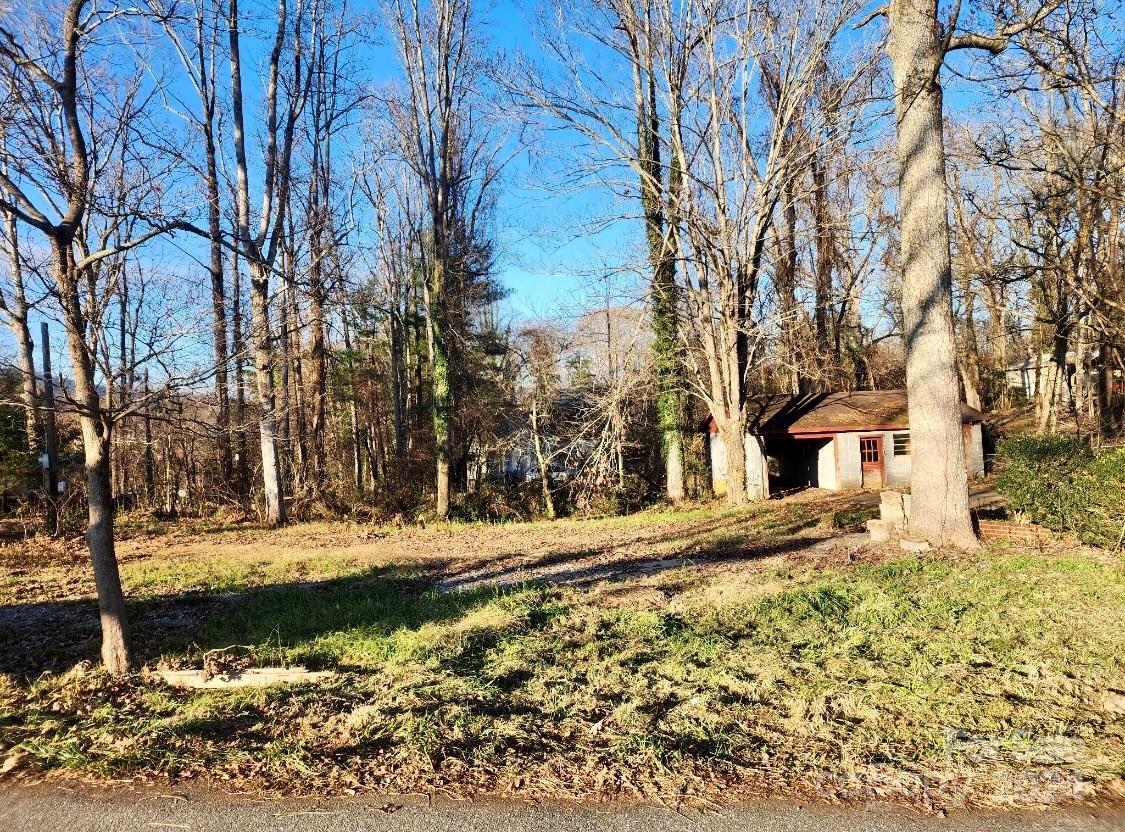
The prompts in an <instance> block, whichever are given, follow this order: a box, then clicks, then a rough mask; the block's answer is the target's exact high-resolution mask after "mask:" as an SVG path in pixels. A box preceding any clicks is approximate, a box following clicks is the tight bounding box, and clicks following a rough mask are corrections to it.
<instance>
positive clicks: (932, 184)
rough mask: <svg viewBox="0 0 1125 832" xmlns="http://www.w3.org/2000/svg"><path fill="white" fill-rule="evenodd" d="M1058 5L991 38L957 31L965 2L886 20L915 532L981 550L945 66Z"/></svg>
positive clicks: (900, 12)
mask: <svg viewBox="0 0 1125 832" xmlns="http://www.w3.org/2000/svg"><path fill="white" fill-rule="evenodd" d="M1058 5H1059V2H1058V0H1051V2H1050V3H1048V4H1047V5H1044V6H1042V7H1040V8H1039V9H1038V10H1037V11H1035V12H1033V13H1031V14H1030V15H1029V16H1027V17H1023V16H1020V17H1019V18H1018V22H1012V23H1007V24H1006V25H1004V26H1002V27H1000V28H999V29H998V30H997V31H996V32H995V33H994V34H978V33H974V32H963V33H958V32H957V23H958V13H959V11H960V8H961V5H960V2H958V3H956V4H955V6H954V9H953V13H952V16H951V19H950V20H949V21H948V22H946V23H944V24H942V22H941V21H939V19H938V7H937V4H936V3H934V2H931V1H930V0H893V2H891V3H890V5H889V6H886V7H883V8H881V9H879V10H877V11H876V12H875V13H874V14H875V15H880V14H882V15H886V17H887V20H888V26H889V32H890V37H889V40H888V43H887V54H888V56H889V57H890V60H891V66H892V69H893V75H894V87H895V116H896V134H897V147H898V160H899V194H898V204H899V214H900V226H901V228H900V234H901V256H902V270H903V282H902V287H903V288H902V307H903V319H904V327H905V332H904V338H905V341H906V385H907V391H908V397H909V402H910V430H911V444H912V456H913V460H912V463H911V476H910V488H911V493H912V494H913V502H912V510H911V517H910V530H911V533H913V534H916V535H918V536H920V537H924V538H926V539H928V540H930V541H931V542H933V543H935V544H938V545H941V544H950V545H954V546H960V547H966V548H972V547H975V546H977V545H978V544H977V539H976V534H975V532H974V531H973V524H972V518H971V517H970V515H969V495H968V475H967V474H966V472H965V464H964V459H965V455H964V439H963V436H962V432H961V400H960V399H961V397H960V383H959V378H958V372H957V339H956V332H955V328H954V323H953V291H952V277H951V270H950V269H951V266H950V248H949V220H948V210H949V198H948V186H947V183H946V176H945V161H946V159H945V143H944V133H943V104H942V86H941V78H940V76H941V69H942V65H943V64H944V62H945V59H946V56H947V55H948V54H949V53H950V52H951V51H954V50H959V49H983V50H987V51H988V52H991V53H993V54H998V53H1000V52H1002V51H1003V50H1004V49H1006V48H1007V46H1008V43H1009V41H1010V40H1011V39H1012V38H1013V37H1015V36H1016V35H1018V34H1020V33H1021V32H1024V31H1026V30H1028V29H1029V28H1031V27H1032V26H1034V25H1036V24H1038V23H1039V22H1040V21H1041V20H1042V19H1043V18H1044V17H1045V16H1046V15H1047V14H1049V13H1050V11H1051V10H1053V9H1054V8H1056V7H1057V6H1058Z"/></svg>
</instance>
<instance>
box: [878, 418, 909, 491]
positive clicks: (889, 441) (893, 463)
mask: <svg viewBox="0 0 1125 832" xmlns="http://www.w3.org/2000/svg"><path fill="white" fill-rule="evenodd" d="M896 433H910V431H901V430H889V431H887V432H886V433H884V434H883V455H884V457H885V459H886V472H887V478H886V484H887V485H910V459H911V457H910V455H909V454H907V455H905V456H895V434H896Z"/></svg>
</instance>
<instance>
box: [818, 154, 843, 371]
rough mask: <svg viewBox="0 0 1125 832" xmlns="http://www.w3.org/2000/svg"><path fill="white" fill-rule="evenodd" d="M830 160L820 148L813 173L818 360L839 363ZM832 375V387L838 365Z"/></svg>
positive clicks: (833, 369)
mask: <svg viewBox="0 0 1125 832" xmlns="http://www.w3.org/2000/svg"><path fill="white" fill-rule="evenodd" d="M827 168H828V163H827V161H826V160H825V159H823V158H822V152H821V151H818V152H817V153H815V154H814V155H813V159H812V177H813V200H812V202H813V211H812V214H813V225H814V227H815V229H816V274H815V278H814V281H813V283H814V286H813V289H814V293H815V300H814V307H813V321H814V326H815V329H816V355H817V361H823V362H825V363H826V364H829V363H831V364H833V365H836V364H837V362H838V361H839V356H838V355H834V354H833V351H832V349H831V342H832V336H833V333H832V329H831V323H832V318H833V316H832V314H831V310H832V301H833V298H832V265H833V257H834V254H835V246H836V240H835V232H834V229H833V228H832V219H831V213H830V207H829V201H828V169H827ZM828 372H829V375H830V376H831V378H830V380H828V384H826V385H825V387H826V389H830V388H831V387H832V386H833V385H834V382H835V378H836V376H837V366H831V367H829V368H828Z"/></svg>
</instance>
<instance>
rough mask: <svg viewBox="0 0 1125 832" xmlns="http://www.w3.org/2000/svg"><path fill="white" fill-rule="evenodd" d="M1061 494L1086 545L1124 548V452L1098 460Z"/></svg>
mask: <svg viewBox="0 0 1125 832" xmlns="http://www.w3.org/2000/svg"><path fill="white" fill-rule="evenodd" d="M1060 490H1062V491H1064V494H1063V503H1064V504H1065V505H1066V506H1067V508H1068V510H1067V514H1068V517H1069V518H1070V519H1071V527H1072V528H1073V529H1074V530H1075V531H1076V532H1078V534H1079V536H1080V537H1081V538H1082V539H1083V540H1084V541H1086V542H1087V543H1092V544H1093V545H1095V546H1101V547H1103V548H1108V549H1116V548H1118V547H1120V546H1121V543H1122V538H1123V537H1125V449H1120V450H1117V451H1113V452H1112V453H1107V454H1102V455H1101V456H1099V457H1097V458H1096V459H1095V460H1094V461H1093V462H1092V463H1090V464H1089V465H1088V466H1087V467H1085V468H1083V469H1081V470H1080V471H1078V472H1076V473H1075V475H1074V477H1072V478H1071V482H1070V483H1068V484H1067V485H1066V487H1065V488H1062V489H1060Z"/></svg>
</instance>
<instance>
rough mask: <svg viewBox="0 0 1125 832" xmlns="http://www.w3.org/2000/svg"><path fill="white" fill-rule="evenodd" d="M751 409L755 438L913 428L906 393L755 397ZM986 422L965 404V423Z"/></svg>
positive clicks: (962, 415) (751, 431)
mask: <svg viewBox="0 0 1125 832" xmlns="http://www.w3.org/2000/svg"><path fill="white" fill-rule="evenodd" d="M748 406H749V410H750V414H749V424H748V426H747V429H748V430H749V432H750V433H755V434H784V433H789V434H809V433H840V432H843V431H853V430H875V429H893V428H905V427H909V426H910V418H909V416H908V413H907V406H906V391H905V390H857V391H854V392H850V393H848V392H845V393H810V394H808V395H804V396H790V395H785V394H773V395H765V396H755V397H753V398H752V399H751V400H750V402H749V405H748ZM983 419H984V417H983V415H982V414H981V412H980V411H979V410H976V409H975V408H972V407H969V406H968V405H967V404H964V403H962V405H961V421H962V422H980V421H982V420H983ZM710 422H711V419H710V417H708V423H710ZM712 429H713V428H712Z"/></svg>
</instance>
